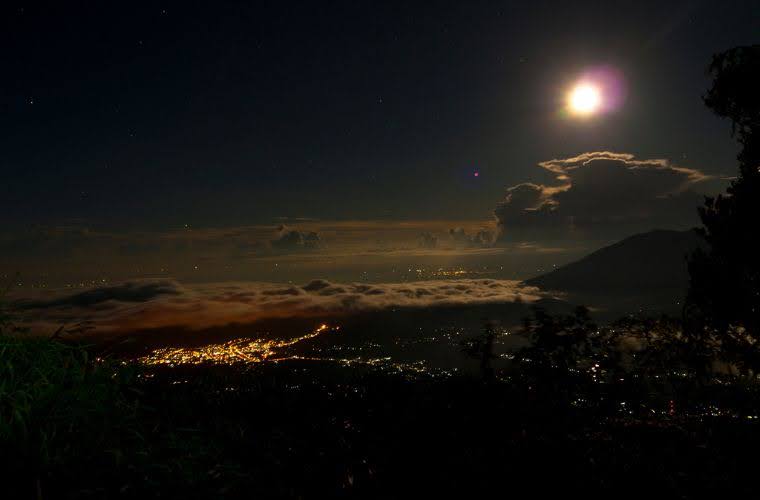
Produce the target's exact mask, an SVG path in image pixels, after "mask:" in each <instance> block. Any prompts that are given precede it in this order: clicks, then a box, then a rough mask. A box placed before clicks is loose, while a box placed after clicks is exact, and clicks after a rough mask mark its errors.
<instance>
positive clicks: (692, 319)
mask: <svg viewBox="0 0 760 500" xmlns="http://www.w3.org/2000/svg"><path fill="white" fill-rule="evenodd" d="M709 73H710V74H711V75H712V76H713V84H712V87H711V88H710V90H709V91H708V92H707V94H706V95H705V98H704V100H705V104H706V105H707V106H708V107H709V108H710V109H712V110H713V111H714V112H715V113H716V114H717V115H718V116H721V117H726V118H729V119H730V120H731V123H732V134H733V135H734V136H735V137H736V139H737V141H738V142H739V144H740V146H741V151H740V153H739V155H738V160H739V174H738V176H737V177H736V178H735V179H734V180H733V181H731V184H730V185H729V187H728V188H727V190H726V193H725V194H721V195H718V196H717V197H714V198H706V200H705V204H704V205H703V206H702V207H700V209H699V214H700V218H701V220H702V224H703V227H702V228H700V230H699V231H700V234H701V235H702V236H703V237H704V239H705V241H706V242H707V243H708V250H707V251H705V250H699V251H697V252H696V253H695V254H694V255H693V256H692V257H691V259H690V261H689V274H690V278H691V279H690V288H689V293H688V298H687V301H686V307H685V310H684V318H685V321H686V324H685V330H686V331H687V332H689V335H691V337H692V339H693V341H694V342H693V343H694V345H697V344H699V343H701V345H702V347H701V349H703V350H710V349H711V348H713V347H715V346H716V345H719V346H720V354H721V357H722V358H723V359H724V361H726V362H729V363H733V364H735V365H736V366H739V367H741V368H744V369H747V370H749V369H753V370H757V369H758V368H760V351H758V348H757V343H756V342H755V339H757V338H758V335H760V259H758V257H757V249H758V244H759V243H760V233H759V232H758V231H757V223H758V217H760V92H758V89H760V45H755V46H749V47H737V48H734V49H731V50H728V51H726V52H723V53H721V54H717V55H715V56H714V58H713V61H712V64H711V65H710V67H709Z"/></svg>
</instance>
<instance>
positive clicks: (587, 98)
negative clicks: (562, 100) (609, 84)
mask: <svg viewBox="0 0 760 500" xmlns="http://www.w3.org/2000/svg"><path fill="white" fill-rule="evenodd" d="M567 102H568V107H569V108H570V111H572V112H573V113H574V114H576V115H582V116H588V115H592V114H594V113H596V112H597V111H599V108H600V107H601V104H602V96H601V92H600V91H599V88H598V87H596V86H594V85H591V84H588V83H581V84H578V85H576V86H575V87H574V88H573V89H572V90H571V91H570V94H569V95H568V99H567Z"/></svg>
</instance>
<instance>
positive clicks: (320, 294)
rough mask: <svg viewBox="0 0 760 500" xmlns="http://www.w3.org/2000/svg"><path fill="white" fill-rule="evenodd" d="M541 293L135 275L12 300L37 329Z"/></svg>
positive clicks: (481, 286) (479, 285) (328, 311)
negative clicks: (183, 280) (196, 281)
mask: <svg viewBox="0 0 760 500" xmlns="http://www.w3.org/2000/svg"><path fill="white" fill-rule="evenodd" d="M541 297H542V295H541V294H540V292H539V291H538V289H536V288H534V287H525V286H522V285H520V284H519V283H518V282H516V281H507V280H493V279H462V280H441V281H418V282H409V283H377V284H366V283H333V282H330V281H326V280H314V281H311V282H309V283H307V284H305V285H300V286H299V285H288V284H275V283H232V282H230V283H212V284H203V285H183V284H180V283H178V282H176V281H171V280H156V281H152V280H138V281H130V282H125V283H120V284H118V285H113V286H104V287H97V288H92V289H89V290H86V291H82V292H77V293H71V292H68V293H65V292H52V293H48V294H46V296H44V297H40V296H37V297H28V298H22V299H18V300H16V301H15V303H14V305H15V306H16V308H17V309H19V310H21V311H22V317H25V318H34V321H33V322H30V326H31V327H32V328H33V329H35V330H37V331H42V332H43V333H45V332H50V331H53V330H55V329H57V328H58V326H60V325H61V324H68V325H72V324H78V325H79V324H81V325H85V327H86V328H85V329H86V330H88V331H92V332H93V333H100V334H103V333H105V334H107V333H126V332H134V331H141V330H149V329H155V328H164V327H167V328H168V327H174V328H184V329H187V330H201V329H206V328H212V327H222V326H228V325H232V324H249V323H254V322H256V321H259V320H264V319H273V318H299V317H300V318H308V317H320V316H324V315H335V316H343V315H350V314H354V313H361V312H368V311H378V310H383V309H391V308H396V307H410V308H427V307H441V306H463V305H480V304H489V303H505V302H514V301H516V300H522V301H525V302H531V301H534V300H537V299H539V298H541ZM38 318H40V319H39V320H38Z"/></svg>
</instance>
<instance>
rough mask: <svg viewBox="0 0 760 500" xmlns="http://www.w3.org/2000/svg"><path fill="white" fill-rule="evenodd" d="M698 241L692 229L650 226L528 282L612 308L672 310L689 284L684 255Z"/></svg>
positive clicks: (572, 297) (577, 300)
mask: <svg viewBox="0 0 760 500" xmlns="http://www.w3.org/2000/svg"><path fill="white" fill-rule="evenodd" d="M701 244H702V242H701V239H700V237H699V235H698V234H697V233H696V232H694V231H664V230H655V231H650V232H648V233H642V234H637V235H634V236H631V237H629V238H626V239H624V240H622V241H619V242H617V243H615V244H613V245H610V246H607V247H604V248H601V249H599V250H597V251H595V252H593V253H592V254H590V255H588V256H586V257H584V258H582V259H581V260H578V261H576V262H573V263H571V264H568V265H566V266H562V267H560V268H559V269H556V270H554V271H552V272H550V273H547V274H544V275H541V276H538V277H535V278H531V279H529V280H527V281H526V283H527V284H528V285H533V286H538V287H540V288H542V289H544V290H554V291H559V292H563V293H566V294H568V298H569V299H570V300H571V301H575V302H585V303H587V304H588V305H591V306H597V307H601V308H603V309H607V310H608V311H610V312H611V313H618V314H619V313H628V312H635V311H639V310H642V309H644V310H646V311H647V312H665V313H674V312H677V311H678V310H680V307H681V304H682V300H683V297H684V295H685V293H686V289H687V287H688V284H689V275H688V270H687V264H686V259H687V256H688V255H689V254H690V253H692V252H693V251H694V250H695V249H697V248H698V247H699V246H700V245H701Z"/></svg>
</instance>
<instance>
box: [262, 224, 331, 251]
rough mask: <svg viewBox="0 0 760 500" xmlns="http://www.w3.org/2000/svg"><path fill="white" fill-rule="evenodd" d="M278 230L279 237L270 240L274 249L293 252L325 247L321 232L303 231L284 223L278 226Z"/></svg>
mask: <svg viewBox="0 0 760 500" xmlns="http://www.w3.org/2000/svg"><path fill="white" fill-rule="evenodd" d="M277 232H278V235H277V238H275V239H273V240H271V241H270V242H269V243H270V245H271V246H272V249H274V250H278V251H286V252H293V251H302V250H306V251H309V250H319V249H321V248H322V247H323V245H322V240H321V239H320V237H319V234H317V233H316V232H314V231H306V232H302V231H298V230H296V229H291V228H289V227H288V226H284V225H282V226H279V227H278V228H277Z"/></svg>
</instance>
